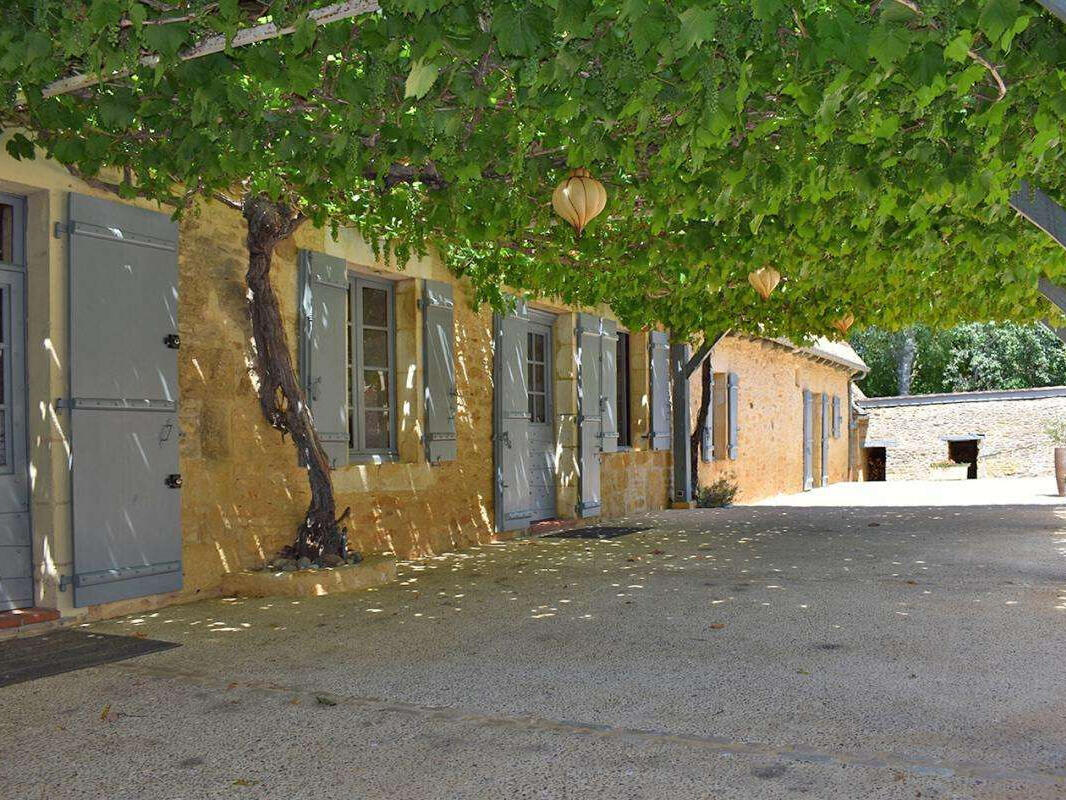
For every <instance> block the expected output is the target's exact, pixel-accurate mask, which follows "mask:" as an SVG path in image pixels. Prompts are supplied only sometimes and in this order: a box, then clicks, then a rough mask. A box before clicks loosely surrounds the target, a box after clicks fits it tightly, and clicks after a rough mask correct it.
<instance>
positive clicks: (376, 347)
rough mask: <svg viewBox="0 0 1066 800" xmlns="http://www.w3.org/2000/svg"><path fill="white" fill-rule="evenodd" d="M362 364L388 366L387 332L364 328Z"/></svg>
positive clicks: (365, 365)
mask: <svg viewBox="0 0 1066 800" xmlns="http://www.w3.org/2000/svg"><path fill="white" fill-rule="evenodd" d="M363 366H364V367H380V368H383V369H384V368H386V367H388V366H389V332H388V331H377V330H374V329H373V328H366V329H365V330H364V331H363Z"/></svg>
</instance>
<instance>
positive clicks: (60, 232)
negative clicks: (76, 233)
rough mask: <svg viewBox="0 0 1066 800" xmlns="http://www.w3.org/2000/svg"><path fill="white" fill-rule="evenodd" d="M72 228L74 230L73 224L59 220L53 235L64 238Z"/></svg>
mask: <svg viewBox="0 0 1066 800" xmlns="http://www.w3.org/2000/svg"><path fill="white" fill-rule="evenodd" d="M72 230H73V228H71V226H70V225H68V224H66V223H65V222H57V223H56V224H55V230H54V232H53V235H54V236H55V238H57V239H62V238H63V237H64V236H66V235H67V234H68V233H70V232H71V231H72Z"/></svg>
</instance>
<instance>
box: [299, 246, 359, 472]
mask: <svg viewBox="0 0 1066 800" xmlns="http://www.w3.org/2000/svg"><path fill="white" fill-rule="evenodd" d="M300 329H301V332H302V335H301V337H300V373H301V375H300V377H301V379H302V381H303V386H304V392H305V393H306V394H307V405H308V407H309V408H310V409H311V413H312V414H313V415H314V419H315V430H316V431H317V432H318V438H319V441H321V442H322V449H323V450H325V451H326V458H328V459H329V461H330V466H331V467H333V468H334V469H336V468H338V467H343V466H345V465H347V463H348V449H349V435H348V380H349V375H348V268H347V265H346V264H345V262H344V259H343V258H337V257H336V256H328V255H326V254H325V253H316V252H313V251H311V250H301V251H300Z"/></svg>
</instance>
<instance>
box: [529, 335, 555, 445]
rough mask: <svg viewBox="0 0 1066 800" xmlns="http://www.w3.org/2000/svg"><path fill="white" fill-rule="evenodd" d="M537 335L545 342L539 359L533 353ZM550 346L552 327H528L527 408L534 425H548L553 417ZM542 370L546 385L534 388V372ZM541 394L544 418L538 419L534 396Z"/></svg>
mask: <svg viewBox="0 0 1066 800" xmlns="http://www.w3.org/2000/svg"><path fill="white" fill-rule="evenodd" d="M535 337H540V338H541V339H542V340H543V342H544V345H543V353H542V355H543V358H542V359H541V360H540V361H538V360H537V359H536V358H535V357H534V353H533V347H532V345H533V341H534V338H535ZM550 348H551V329H550V328H545V329H542V330H538V329H536V326H535V325H530V326H529V327H528V328H527V329H526V408H527V409H528V411H529V421H530V423H531V424H533V425H547V424H548V423H549V422H550V421H551V418H552V409H551V374H550V370H549V369H548V367H549V365H550V363H551V362H550V361H549V357H550ZM538 369H539V370H540V373H541V375H542V379H543V382H544V386H543V388H542V389H540V390H537V389H534V388H533V372H534V370H538ZM537 396H541V397H543V398H544V419H536V418H535V414H534V411H535V410H536V406H535V405H534V402H533V401H534V398H536V397H537Z"/></svg>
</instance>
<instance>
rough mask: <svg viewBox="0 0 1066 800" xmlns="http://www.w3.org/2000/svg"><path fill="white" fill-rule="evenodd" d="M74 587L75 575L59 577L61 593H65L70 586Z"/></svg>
mask: <svg viewBox="0 0 1066 800" xmlns="http://www.w3.org/2000/svg"><path fill="white" fill-rule="evenodd" d="M73 585H74V576H73V575H60V576H59V591H61V592H65V591H66V590H67V587H68V586H73Z"/></svg>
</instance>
